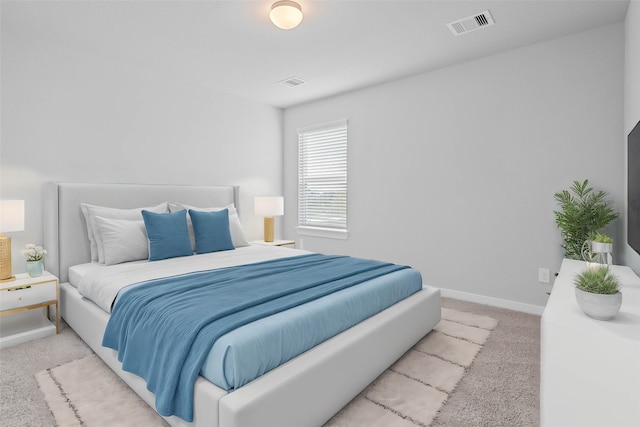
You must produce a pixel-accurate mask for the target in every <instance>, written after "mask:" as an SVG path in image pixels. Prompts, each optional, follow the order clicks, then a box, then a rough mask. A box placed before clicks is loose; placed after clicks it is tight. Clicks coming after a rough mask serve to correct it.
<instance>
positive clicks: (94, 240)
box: [80, 202, 168, 264]
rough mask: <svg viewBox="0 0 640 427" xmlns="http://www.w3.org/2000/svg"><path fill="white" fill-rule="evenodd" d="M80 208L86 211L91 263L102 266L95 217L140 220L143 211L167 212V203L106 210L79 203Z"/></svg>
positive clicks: (102, 261)
mask: <svg viewBox="0 0 640 427" xmlns="http://www.w3.org/2000/svg"><path fill="white" fill-rule="evenodd" d="M80 208H81V209H82V212H83V213H85V211H86V215H85V219H86V220H87V233H88V234H89V241H91V261H98V262H99V263H100V264H104V253H103V249H102V242H101V241H100V236H99V235H98V233H97V231H96V225H95V219H94V218H95V217H96V216H101V217H103V218H108V219H126V220H129V221H133V220H142V210H143V209H144V210H148V211H151V212H156V213H165V212H168V203H167V202H162V203H160V204H158V205H155V206H149V207H142V208H133V209H119V208H108V207H104V206H94V205H89V204H86V203H81V204H80Z"/></svg>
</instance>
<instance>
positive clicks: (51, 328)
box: [0, 271, 59, 348]
mask: <svg viewBox="0 0 640 427" xmlns="http://www.w3.org/2000/svg"><path fill="white" fill-rule="evenodd" d="M58 286H59V285H58V278H57V277H56V276H54V275H53V274H51V273H48V272H46V271H45V272H44V274H43V275H42V276H38V277H31V276H29V275H28V274H27V273H22V274H16V280H14V281H12V282H4V283H0V348H4V347H11V346H13V345H17V344H21V343H23V342H27V341H31V340H34V339H38V338H43V337H46V336H49V335H54V334H57V333H58V317H59V313H58V311H59V310H58V298H59V291H58ZM50 306H55V309H56V317H55V321H53V320H52V319H51V318H50V315H49V307H50ZM41 308H44V311H45V313H44V314H45V315H46V316H41V315H39V314H37V313H27V312H29V311H30V310H35V309H41Z"/></svg>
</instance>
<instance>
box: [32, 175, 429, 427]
mask: <svg viewBox="0 0 640 427" xmlns="http://www.w3.org/2000/svg"><path fill="white" fill-rule="evenodd" d="M238 190H239V189H238V187H231V186H179V185H144V184H80V183H55V182H52V183H47V184H46V186H45V191H44V194H45V206H44V212H45V227H44V228H45V229H44V243H45V247H46V248H47V249H48V251H49V253H48V255H47V270H48V271H50V272H52V273H53V274H56V275H57V276H58V277H59V278H60V283H61V285H60V310H61V314H62V317H63V318H64V320H65V321H66V322H67V323H68V324H69V325H70V326H71V327H72V328H73V329H74V330H75V331H76V332H77V333H78V335H79V336H80V337H81V338H82V339H83V340H84V341H85V342H86V343H87V344H88V345H89V347H91V349H92V350H93V351H94V352H95V353H96V354H97V355H98V356H99V357H100V358H101V359H102V360H104V361H105V363H107V365H109V367H110V368H111V369H112V370H113V371H114V372H116V374H118V375H119V376H120V377H121V378H122V379H123V380H124V381H125V382H126V383H127V384H128V385H129V386H130V387H131V388H132V389H133V390H134V391H135V392H136V393H137V394H138V395H140V397H142V398H143V399H144V400H145V401H146V402H147V403H148V404H149V405H150V406H151V407H152V408H155V405H154V401H155V396H154V395H153V394H152V393H151V392H149V391H148V390H147V389H146V384H145V382H144V380H142V379H141V378H140V377H138V376H136V375H133V374H131V373H129V372H125V371H123V370H122V369H121V364H120V362H118V360H117V355H116V352H115V351H113V350H111V349H107V348H105V347H102V346H101V342H102V335H103V333H104V329H105V327H106V324H107V320H108V317H109V316H108V314H107V313H106V312H104V311H103V310H102V309H100V308H99V307H98V306H97V305H95V304H94V303H92V302H91V301H89V300H87V299H85V298H83V297H82V296H80V294H79V293H78V292H77V290H76V288H74V287H73V286H71V285H70V284H69V283H67V282H68V273H67V271H68V268H69V267H70V266H73V265H76V264H82V263H86V262H90V250H89V240H88V238H87V231H86V225H85V221H84V218H83V216H82V213H81V211H80V203H83V202H84V203H90V204H95V205H100V206H111V207H119V208H132V207H138V206H149V205H152V204H155V203H159V202H162V201H169V202H174V201H175V202H182V203H185V204H189V205H192V206H203V207H205V206H224V205H227V204H229V203H235V204H236V207H237V208H240V206H238ZM439 321H440V291H439V289H435V288H430V287H423V289H422V290H421V291H420V292H418V293H416V294H414V295H412V296H411V297H409V298H407V299H405V300H403V301H401V302H399V303H397V304H395V305H393V306H391V307H389V308H388V309H386V310H384V311H383V312H381V313H379V314H377V315H375V316H373V317H371V318H369V319H367V320H365V321H363V322H361V323H360V324H358V325H356V326H354V327H352V328H350V329H348V330H347V331H345V332H343V333H341V334H339V335H337V336H335V337H333V338H332V339H330V340H328V341H326V342H324V343H322V344H320V345H318V346H316V347H315V348H313V349H312V350H309V351H307V352H306V353H304V354H302V355H300V356H298V357H296V358H294V359H292V360H290V361H289V362H287V363H286V364H284V365H282V366H280V367H279V368H276V369H274V370H272V371H271V372H269V373H267V374H265V375H263V376H262V377H260V378H258V379H257V380H254V381H252V382H251V383H249V384H247V385H245V386H244V387H242V388H240V389H238V390H235V391H233V392H231V393H228V392H227V391H225V390H223V389H221V388H219V387H217V386H215V385H214V384H212V383H210V382H209V381H207V380H205V379H204V378H202V377H198V380H197V381H196V385H195V401H194V421H193V423H187V422H185V421H184V420H182V419H180V418H177V417H168V418H165V419H166V420H167V421H168V422H169V423H170V424H171V425H172V426H197V427H202V426H207V427H258V426H259V427H284V426H296V427H304V426H321V425H322V424H324V423H325V422H326V421H327V420H329V419H330V418H331V417H332V416H333V415H334V414H335V413H336V412H338V411H339V410H340V409H341V408H342V407H344V406H345V405H346V404H347V403H348V402H349V401H350V400H351V399H353V398H354V397H355V396H356V395H357V394H358V393H359V392H360V391H362V390H363V389H364V388H365V387H366V386H367V385H368V384H370V383H371V382H372V381H373V380H374V379H375V378H376V377H377V376H378V375H380V374H381V373H382V372H383V371H384V370H385V369H386V368H387V367H389V366H390V365H391V364H393V362H395V361H396V360H397V359H398V358H399V357H400V356H402V355H403V354H404V353H405V352H406V351H407V350H408V349H409V348H411V347H412V346H413V345H414V344H415V343H416V342H417V341H419V340H420V339H421V338H422V337H423V336H424V335H426V334H427V333H428V332H429V331H430V330H431V329H432V328H433V327H434V326H435V325H436V324H437V323H438V322H439Z"/></svg>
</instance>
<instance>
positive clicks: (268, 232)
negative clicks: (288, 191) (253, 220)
mask: <svg viewBox="0 0 640 427" xmlns="http://www.w3.org/2000/svg"><path fill="white" fill-rule="evenodd" d="M255 213H256V215H259V216H263V217H264V241H265V242H273V217H274V216H279V215H284V197H282V196H259V197H256V198H255Z"/></svg>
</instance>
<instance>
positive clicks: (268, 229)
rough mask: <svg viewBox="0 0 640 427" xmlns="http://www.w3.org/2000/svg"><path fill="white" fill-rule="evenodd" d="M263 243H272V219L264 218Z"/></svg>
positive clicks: (270, 217) (269, 217)
mask: <svg viewBox="0 0 640 427" xmlns="http://www.w3.org/2000/svg"><path fill="white" fill-rule="evenodd" d="M264 241H265V242H273V217H272V216H265V217H264Z"/></svg>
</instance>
